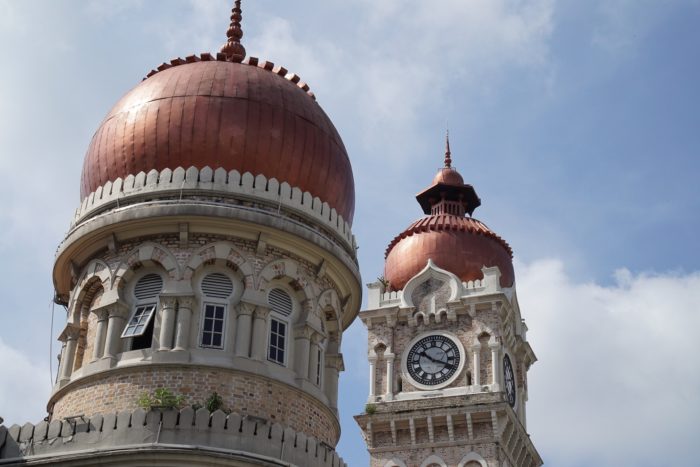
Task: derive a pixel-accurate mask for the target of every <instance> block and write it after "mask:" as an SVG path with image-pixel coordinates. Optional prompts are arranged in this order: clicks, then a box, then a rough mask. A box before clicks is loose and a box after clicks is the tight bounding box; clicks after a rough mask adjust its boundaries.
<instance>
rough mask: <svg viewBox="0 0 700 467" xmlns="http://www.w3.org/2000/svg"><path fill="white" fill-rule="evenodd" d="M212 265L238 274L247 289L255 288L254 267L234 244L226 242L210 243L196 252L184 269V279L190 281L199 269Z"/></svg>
mask: <svg viewBox="0 0 700 467" xmlns="http://www.w3.org/2000/svg"><path fill="white" fill-rule="evenodd" d="M210 264H216V265H218V266H222V267H226V268H229V269H231V270H233V271H235V272H237V273H238V274H240V276H241V277H242V278H243V284H244V287H245V288H252V287H253V282H254V274H253V267H252V266H251V264H250V262H249V261H248V259H247V258H246V256H244V255H243V253H241V252H240V250H238V248H236V246H235V245H234V244H233V243H232V242H226V241H221V242H214V243H209V244H207V245H204V246H203V247H201V248H200V249H198V250H197V251H195V252H194V253H193V254H192V256H191V257H190V260H189V261H188V263H187V264H186V265H185V267H184V268H183V273H182V278H183V279H184V280H190V279H192V277H193V276H194V274H195V272H196V271H197V270H198V269H199V268H201V267H203V266H207V265H210Z"/></svg>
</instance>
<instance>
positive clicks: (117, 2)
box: [86, 0, 143, 21]
mask: <svg viewBox="0 0 700 467" xmlns="http://www.w3.org/2000/svg"><path fill="white" fill-rule="evenodd" d="M141 7H143V0H90V1H89V2H88V3H87V5H86V8H87V12H88V14H89V15H90V16H91V17H93V18H94V19H96V20H99V21H103V20H106V19H109V18H113V17H115V16H119V15H122V14H124V13H127V12H129V11H130V10H133V9H140V8H141Z"/></svg>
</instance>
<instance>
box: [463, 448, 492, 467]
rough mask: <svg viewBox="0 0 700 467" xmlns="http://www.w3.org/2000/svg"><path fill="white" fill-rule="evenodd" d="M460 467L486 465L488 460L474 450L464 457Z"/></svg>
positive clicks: (482, 466)
mask: <svg viewBox="0 0 700 467" xmlns="http://www.w3.org/2000/svg"><path fill="white" fill-rule="evenodd" d="M458 467H486V460H485V459H484V458H483V457H481V456H480V455H479V454H477V453H476V452H474V451H472V452H470V453H468V454H467V455H466V456H464V457H463V458H462V460H461V461H460V463H459V465H458Z"/></svg>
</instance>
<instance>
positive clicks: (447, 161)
mask: <svg viewBox="0 0 700 467" xmlns="http://www.w3.org/2000/svg"><path fill="white" fill-rule="evenodd" d="M451 156H452V153H451V152H450V130H449V129H448V130H447V134H446V136H445V168H446V169H449V168H451V167H452V157H451Z"/></svg>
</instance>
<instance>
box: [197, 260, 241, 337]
mask: <svg viewBox="0 0 700 467" xmlns="http://www.w3.org/2000/svg"><path fill="white" fill-rule="evenodd" d="M232 293H233V282H231V279H229V278H228V276H226V275H225V274H222V273H220V272H215V273H212V274H208V275H207V276H205V277H204V279H202V295H203V299H202V319H201V323H202V324H201V332H200V337H199V345H200V346H202V347H206V348H210V349H223V348H224V337H225V335H224V329H226V315H227V308H228V301H229V298H230V297H231V294H232Z"/></svg>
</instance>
